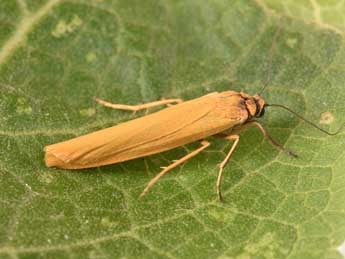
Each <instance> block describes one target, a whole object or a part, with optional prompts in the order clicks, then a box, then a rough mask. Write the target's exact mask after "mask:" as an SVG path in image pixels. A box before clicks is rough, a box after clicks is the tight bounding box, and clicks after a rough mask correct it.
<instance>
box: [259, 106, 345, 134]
mask: <svg viewBox="0 0 345 259" xmlns="http://www.w3.org/2000/svg"><path fill="white" fill-rule="evenodd" d="M265 107H279V108H283V109H285V110H287V111H288V112H290V113H292V114H293V115H295V116H296V117H297V118H299V119H301V120H302V121H304V122H306V123H307V124H309V125H310V126H313V127H314V128H316V129H318V130H319V131H321V132H323V133H325V134H327V135H329V136H334V135H337V134H338V133H340V132H341V131H342V130H343V129H344V127H345V123H343V124H342V125H341V126H340V127H339V129H338V130H337V131H335V132H329V131H327V130H324V129H322V128H320V127H319V126H317V125H316V124H315V123H313V122H311V121H309V120H307V119H306V118H304V117H303V116H301V115H299V114H298V113H296V112H295V111H293V110H291V109H290V108H288V107H286V106H284V105H281V104H265Z"/></svg>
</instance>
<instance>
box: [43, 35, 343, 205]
mask: <svg viewBox="0 0 345 259" xmlns="http://www.w3.org/2000/svg"><path fill="white" fill-rule="evenodd" d="M273 42H274V41H273ZM273 47H274V45H273V44H272V49H273ZM266 86H267V85H265V86H264V87H263V89H265V87H266ZM263 89H262V91H263ZM262 91H261V92H262ZM96 101H98V102H99V103H100V104H102V105H104V106H107V107H111V108H114V109H122V110H131V111H138V110H142V109H148V108H152V107H156V106H161V105H169V107H167V108H165V109H162V110H160V111H158V112H155V113H152V114H149V115H146V116H143V117H140V118H137V119H133V120H130V121H127V122H124V123H121V124H119V125H116V126H113V127H109V128H106V129H103V130H99V131H96V132H93V133H90V134H87V135H84V136H80V137H77V138H73V139H70V140H67V141H63V142H60V143H57V144H53V145H48V146H46V147H45V163H46V165H47V166H48V167H59V168H65V169H83V168H91V167H98V166H103V165H109V164H114V163H120V162H124V161H128V160H132V159H136V158H141V157H145V156H149V155H153V154H157V153H160V152H164V151H167V150H170V149H174V148H177V147H179V146H183V145H186V144H188V143H192V142H195V141H199V142H200V147H199V148H197V149H196V150H194V151H192V152H191V153H189V154H187V155H185V156H183V157H181V158H179V159H178V160H175V161H173V162H172V163H171V164H170V165H169V166H167V167H164V168H162V171H161V172H159V173H158V174H157V175H156V176H155V177H154V178H153V179H152V180H151V181H150V182H149V183H148V184H147V186H146V188H145V189H144V190H143V192H142V193H141V195H140V196H141V197H142V196H144V195H145V194H146V193H147V192H148V190H149V189H150V188H151V187H152V186H153V185H154V184H155V183H156V182H157V181H158V180H159V178H161V177H162V176H163V175H165V174H166V173H167V172H169V171H170V170H171V169H173V168H175V167H176V166H178V165H180V164H182V163H184V162H185V161H187V160H188V159H190V158H192V157H194V156H196V155H197V154H199V153H200V152H202V151H203V150H205V149H206V148H208V147H209V146H210V142H209V141H208V140H207V138H209V137H211V136H215V137H219V138H223V139H225V140H229V141H233V144H232V147H231V148H230V150H229V152H228V154H227V155H226V157H225V158H224V160H223V161H222V163H221V164H220V167H219V172H218V177H217V182H216V190H217V194H218V197H219V199H220V200H222V194H221V182H222V172H223V169H224V167H225V166H226V165H227V163H228V162H229V159H230V157H231V155H232V154H233V152H234V150H235V148H236V146H237V145H238V143H239V140H240V136H239V132H240V131H242V130H244V129H246V128H248V127H257V128H258V129H259V130H260V131H261V133H262V134H263V136H264V137H265V138H266V139H267V140H268V141H269V142H270V143H271V144H272V145H273V146H274V147H276V148H277V149H279V150H282V151H283V152H285V153H287V154H288V155H290V156H293V157H296V155H295V154H294V153H293V152H291V151H289V150H287V149H285V148H284V147H283V146H282V145H280V144H278V143H277V142H276V141H275V140H274V139H273V138H272V137H271V136H270V135H269V134H268V132H267V130H266V129H265V128H264V127H263V126H262V125H261V124H260V123H259V122H258V121H257V120H256V118H260V117H262V116H263V115H264V113H265V108H266V107H269V106H276V107H281V108H284V109H286V110H288V111H290V112H292V113H293V114H295V115H296V116H298V117H299V118H300V119H302V120H304V121H306V122H307V123H309V124H310V125H312V126H314V127H316V128H318V129H319V130H321V131H323V132H325V133H326V134H329V135H334V134H337V133H338V132H339V131H340V130H341V129H339V130H338V131H337V132H336V133H329V132H327V131H325V130H323V129H320V128H319V127H318V126H317V125H315V124H313V123H312V122H310V121H308V120H306V119H304V118H303V117H302V116H300V115H298V114H296V113H295V112H294V111H292V110H291V109H289V108H287V107H285V106H283V105H279V104H267V103H266V102H265V101H264V99H263V98H262V97H261V96H260V93H259V94H256V95H253V96H251V95H249V94H246V93H243V92H236V91H224V92H213V93H209V94H206V95H204V96H201V97H199V98H196V99H193V100H189V101H185V102H184V101H182V100H181V99H167V100H160V101H156V102H152V103H146V104H141V105H134V106H130V105H123V104H112V103H109V102H106V101H104V100H101V99H96ZM172 104H175V105H172Z"/></svg>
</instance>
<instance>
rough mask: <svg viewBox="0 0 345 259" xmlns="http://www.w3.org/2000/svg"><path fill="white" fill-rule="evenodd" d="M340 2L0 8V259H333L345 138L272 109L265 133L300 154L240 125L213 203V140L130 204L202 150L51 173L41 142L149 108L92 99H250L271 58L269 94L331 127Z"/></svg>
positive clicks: (340, 68) (344, 218)
mask: <svg viewBox="0 0 345 259" xmlns="http://www.w3.org/2000/svg"><path fill="white" fill-rule="evenodd" d="M344 8H345V7H344V5H343V2H342V1H340V0H339V1H338V0H332V1H321V0H314V1H277V0H276V1H274V0H270V1H269V0H262V1H259V0H258V1H242V0H238V1H226V0H217V1H206V0H191V1H173V0H166V1H153V0H152V1H151V0H145V1H139V0H130V1H129V0H118V1H111V0H90V1H80V0H76V1H62V0H26V1H25V0H17V1H15V0H1V1H0V24H1V26H0V143H1V149H0V189H1V199H0V257H2V258H15V257H19V258H24V257H35V258H37V257H44V258H48V257H50V258H65V257H69V258H85V257H91V258H95V257H97V258H105V257H111V258H120V257H121V258H166V257H168V258H341V257H342V255H341V253H340V252H339V251H338V248H339V247H340V246H341V244H344V243H343V242H344V240H345V205H344V204H345V188H344V185H345V174H344V168H345V152H344V145H345V136H344V133H340V134H339V135H337V136H332V137H330V136H326V135H324V134H322V133H320V132H319V131H317V130H316V129H314V128H312V127H310V126H308V125H306V124H305V123H302V122H300V121H299V120H298V119H296V118H295V117H294V116H293V115H291V114H289V113H287V112H285V111H284V110H280V109H274V108H273V107H272V108H267V111H266V115H265V118H264V119H262V124H263V125H265V127H266V128H267V129H268V130H269V131H270V133H271V134H272V136H273V137H274V138H275V139H276V140H277V141H278V142H279V143H281V144H283V145H284V146H286V147H287V148H288V149H291V150H293V151H295V152H296V153H298V155H299V158H298V159H293V158H290V157H287V156H286V155H285V154H283V153H281V152H278V151H277V150H276V149H274V148H273V147H271V146H270V145H269V144H268V143H267V142H266V141H265V140H264V139H263V137H262V136H261V135H260V133H259V132H258V131H257V130H255V129H250V130H248V131H246V132H243V133H242V134H241V139H240V143H239V146H238V148H237V149H236V151H235V153H234V156H233V157H232V159H231V161H230V163H229V164H228V166H227V167H226V169H225V171H224V180H223V186H222V187H223V194H224V198H225V202H224V203H220V202H218V200H217V197H216V194H215V182H216V176H217V172H218V169H217V164H219V163H220V162H221V161H222V159H223V158H224V156H225V154H226V152H228V150H229V148H230V146H231V143H228V142H226V141H223V140H219V139H210V141H211V142H212V145H211V147H210V148H208V149H207V150H206V151H205V152H203V153H202V154H200V155H198V156H197V157H195V158H193V159H192V160H190V161H188V162H187V163H185V164H184V165H183V166H181V167H179V168H176V169H174V170H173V171H172V172H170V173H169V174H167V175H166V176H164V177H163V178H162V179H161V180H160V181H159V182H158V183H157V184H156V185H155V186H154V187H153V188H152V189H151V190H150V192H149V193H148V195H147V196H146V197H145V198H144V199H142V200H139V199H138V195H139V194H140V192H141V191H142V190H143V188H144V187H145V185H146V184H147V182H148V181H149V180H150V179H151V178H152V177H153V176H154V175H156V174H157V173H158V172H159V170H160V167H161V166H166V165H167V164H169V163H170V162H171V161H172V160H173V159H177V158H179V157H182V156H183V155H185V154H186V153H187V152H190V151H192V150H193V149H195V148H197V147H198V146H199V144H198V143H192V144H190V145H187V146H184V147H181V148H177V149H175V150H172V151H168V152H164V153H162V154H158V155H154V156H150V157H146V158H144V159H137V160H133V161H128V162H125V163H121V164H115V165H110V166H104V167H100V168H92V169H87V170H75V171H69V170H62V169H54V168H47V167H46V166H45V164H44V159H43V158H44V152H43V148H44V146H46V145H48V144H52V143H56V142H59V141H62V140H66V139H69V138H72V137H76V136H80V135H82V134H85V133H88V132H92V131H95V130H98V129H101V128H105V127H108V126H111V125H115V124H117V123H120V122H123V121H127V120H130V119H133V118H135V117H138V116H142V115H144V114H145V112H138V113H137V114H135V115H133V114H131V113H128V112H125V111H116V110H111V109H109V108H106V107H103V106H100V105H99V104H96V103H95V102H94V101H93V97H94V96H97V97H100V98H103V99H105V100H108V101H112V102H116V103H126V104H138V103H145V102H150V101H155V100H159V99H161V98H183V99H185V100H188V99H193V98H196V97H199V96H201V95H204V94H206V93H209V92H212V91H225V90H235V91H243V92H246V93H249V94H255V93H257V92H258V91H260V89H261V88H262V86H263V85H264V83H265V81H266V79H267V71H268V67H269V64H271V65H270V68H271V69H270V70H269V74H270V80H269V86H268V88H267V90H266V91H265V92H264V94H263V97H264V98H265V99H266V101H267V102H268V103H278V104H284V105H286V106H288V107H291V108H292V109H293V110H295V111H296V112H298V113H300V114H302V115H303V116H305V117H306V118H308V119H310V120H311V121H314V122H316V123H317V124H320V126H321V127H323V128H325V129H327V130H330V131H335V130H336V129H337V128H338V127H339V126H340V125H341V124H342V123H343V122H344V114H345V107H344V101H343V100H344V99H345V91H343V89H344V84H345V76H344V69H345V62H344V60H345V44H344V35H345V31H344V23H343V15H342V14H343V12H344V11H343V9H344ZM278 28H280V30H279V29H278ZM277 31H279V33H278V34H276V33H277ZM274 35H277V38H276V40H275V41H274V40H273V39H274ZM273 42H274V45H275V48H272V44H273ZM273 49H274V51H272V50H273ZM270 57H272V58H270ZM181 116H183V115H181Z"/></svg>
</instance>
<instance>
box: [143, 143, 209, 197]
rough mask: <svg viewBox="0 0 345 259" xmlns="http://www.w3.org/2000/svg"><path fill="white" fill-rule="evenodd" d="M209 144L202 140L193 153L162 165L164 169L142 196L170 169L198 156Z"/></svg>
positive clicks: (148, 185)
mask: <svg viewBox="0 0 345 259" xmlns="http://www.w3.org/2000/svg"><path fill="white" fill-rule="evenodd" d="M209 145H210V142H208V141H206V140H203V141H201V147H199V148H198V149H196V150H194V151H192V152H191V153H189V154H187V155H185V156H184V157H182V158H180V159H178V160H175V161H174V162H173V163H172V164H170V165H169V166H167V167H162V168H163V170H162V171H161V172H160V173H159V174H157V175H156V176H155V177H154V178H152V179H151V181H150V182H149V183H148V184H147V185H146V187H145V189H144V190H143V192H142V193H141V194H140V198H142V197H143V196H144V195H145V194H146V193H147V192H148V190H149V189H150V188H151V187H152V186H153V185H154V184H155V183H156V182H157V181H158V180H159V178H161V177H162V176H163V175H165V174H166V173H167V172H168V171H170V170H171V169H173V168H175V167H176V166H178V165H180V164H182V163H184V162H186V161H187V160H188V159H190V158H192V157H194V156H196V155H197V154H199V153H200V152H201V151H203V150H204V149H205V148H207V147H208V146H209Z"/></svg>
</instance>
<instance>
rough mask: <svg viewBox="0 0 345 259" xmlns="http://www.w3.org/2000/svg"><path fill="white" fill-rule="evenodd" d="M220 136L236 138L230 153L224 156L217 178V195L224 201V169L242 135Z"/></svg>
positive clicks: (229, 138) (230, 138) (228, 138)
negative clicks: (222, 190) (222, 187)
mask: <svg viewBox="0 0 345 259" xmlns="http://www.w3.org/2000/svg"><path fill="white" fill-rule="evenodd" d="M220 137H222V138H224V139H227V140H234V143H233V144H232V147H231V149H230V151H229V152H228V154H227V155H226V157H225V158H224V160H223V162H222V163H221V164H220V166H219V173H218V178H217V195H218V198H219V200H220V201H223V196H222V192H221V185H222V174H223V169H224V167H225V166H226V165H227V163H228V162H229V160H230V158H231V155H232V153H233V152H234V151H235V148H236V146H237V144H238V142H239V141H240V136H239V135H229V136H223V135H222V136H220Z"/></svg>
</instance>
